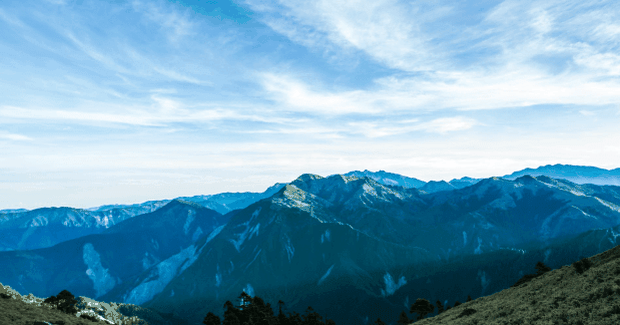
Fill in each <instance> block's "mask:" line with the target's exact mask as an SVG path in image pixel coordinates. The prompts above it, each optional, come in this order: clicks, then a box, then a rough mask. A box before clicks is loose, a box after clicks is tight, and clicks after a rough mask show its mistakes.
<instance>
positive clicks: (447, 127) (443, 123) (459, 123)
mask: <svg viewBox="0 0 620 325" xmlns="http://www.w3.org/2000/svg"><path fill="white" fill-rule="evenodd" d="M476 124H477V122H476V120H474V119H471V118H467V117H462V116H457V117H444V118H438V119H434V120H432V121H430V122H427V123H422V124H421V125H419V126H417V127H416V128H417V129H420V130H425V131H428V132H435V133H447V132H453V131H463V130H467V129H470V128H472V127H473V126H474V125H476Z"/></svg>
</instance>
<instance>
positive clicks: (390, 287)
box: [381, 272, 407, 297]
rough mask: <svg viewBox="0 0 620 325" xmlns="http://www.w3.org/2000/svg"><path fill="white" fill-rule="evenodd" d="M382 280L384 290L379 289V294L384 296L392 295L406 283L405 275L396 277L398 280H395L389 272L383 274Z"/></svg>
mask: <svg viewBox="0 0 620 325" xmlns="http://www.w3.org/2000/svg"><path fill="white" fill-rule="evenodd" d="M383 281H384V282H385V290H383V289H381V295H382V296H384V297H387V296H391V295H393V294H394V292H396V290H398V289H399V288H400V287H402V286H404V285H405V284H407V280H406V279H405V276H401V277H400V279H398V282H396V281H394V279H393V278H392V275H391V274H390V273H389V272H386V273H385V275H384V276H383Z"/></svg>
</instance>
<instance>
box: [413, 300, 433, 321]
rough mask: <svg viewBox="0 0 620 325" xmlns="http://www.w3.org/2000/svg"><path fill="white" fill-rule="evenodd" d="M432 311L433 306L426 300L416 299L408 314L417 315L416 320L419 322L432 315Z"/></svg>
mask: <svg viewBox="0 0 620 325" xmlns="http://www.w3.org/2000/svg"><path fill="white" fill-rule="evenodd" d="M434 310H435V306H433V304H431V303H430V302H429V301H428V300H426V299H421V298H418V299H417V300H416V301H415V303H413V304H412V305H411V308H410V309H409V312H410V313H412V314H413V313H418V319H417V320H421V319H422V318H424V316H426V315H427V314H430V313H432V312H433V311H434Z"/></svg>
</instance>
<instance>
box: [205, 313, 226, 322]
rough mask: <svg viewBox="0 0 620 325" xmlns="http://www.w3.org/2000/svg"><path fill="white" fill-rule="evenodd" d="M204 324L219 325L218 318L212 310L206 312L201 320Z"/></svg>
mask: <svg viewBox="0 0 620 325" xmlns="http://www.w3.org/2000/svg"><path fill="white" fill-rule="evenodd" d="M202 323H203V324H205V325H221V324H222V322H221V321H220V318H219V317H218V316H217V315H215V314H214V313H212V312H208V313H207V316H206V317H205V319H204V320H203V321H202Z"/></svg>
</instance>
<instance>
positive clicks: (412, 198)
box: [104, 174, 620, 324]
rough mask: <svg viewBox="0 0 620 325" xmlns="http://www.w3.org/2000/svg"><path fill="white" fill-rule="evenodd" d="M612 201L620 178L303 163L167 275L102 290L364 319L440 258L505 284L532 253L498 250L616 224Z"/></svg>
mask: <svg viewBox="0 0 620 325" xmlns="http://www.w3.org/2000/svg"><path fill="white" fill-rule="evenodd" d="M618 206H620V188H616V187H600V186H595V185H577V184H573V183H570V182H567V181H562V180H553V179H550V178H545V177H542V178H532V177H528V176H526V177H522V178H520V179H517V180H515V181H508V180H504V179H500V178H491V179H485V180H482V181H480V182H478V183H477V184H475V185H473V186H470V187H466V188H463V189H460V190H453V191H447V192H437V193H433V194H424V193H422V192H420V191H419V190H417V189H404V188H395V187H391V186H385V185H383V184H379V183H378V182H376V181H374V180H372V179H370V178H362V179H359V178H357V177H346V176H343V175H334V176H330V177H327V178H323V177H320V176H317V175H309V174H306V175H302V176H300V177H299V178H298V179H297V180H295V181H294V182H292V183H290V184H289V185H287V186H285V187H284V188H283V189H282V190H281V191H280V192H278V193H277V194H276V195H274V196H272V197H271V198H268V199H265V200H261V201H259V202H257V203H255V204H253V205H251V206H249V207H247V208H246V209H244V210H241V211H239V212H236V214H235V215H234V216H233V217H232V219H231V221H230V222H229V223H228V224H227V225H226V226H224V227H223V228H222V230H221V231H220V232H219V233H217V235H215V236H213V237H211V236H210V237H209V238H205V239H203V240H201V241H200V242H199V243H197V244H196V246H197V247H200V250H199V251H200V252H198V251H197V252H196V253H195V255H192V256H188V257H186V259H187V260H188V261H191V263H192V264H191V265H190V266H188V267H187V269H186V270H185V272H182V273H180V274H179V275H178V276H176V277H175V278H174V279H173V280H171V281H170V282H168V283H167V284H166V285H161V283H160V282H159V280H158V279H159V278H161V272H163V271H162V270H163V268H162V267H157V268H155V266H154V267H152V268H151V270H150V271H149V272H148V273H144V274H142V275H141V276H140V277H138V278H136V279H134V280H133V281H132V282H125V283H123V284H121V285H119V286H118V289H119V290H117V291H111V292H110V293H109V294H108V295H106V296H105V297H104V298H105V299H109V300H119V299H121V301H124V302H130V303H136V304H142V305H144V306H146V307H149V308H155V309H158V310H168V311H170V312H173V313H174V314H175V315H188V316H189V318H188V319H189V320H190V321H191V322H193V323H196V324H197V323H198V322H199V321H200V320H201V319H200V318H201V317H204V315H205V314H206V313H207V311H213V312H218V311H220V310H221V306H222V305H223V303H224V301H226V300H231V301H234V299H235V298H236V297H237V296H238V295H239V293H240V292H241V291H242V290H245V291H246V292H248V293H250V294H251V295H254V294H257V295H260V296H261V297H262V298H264V299H268V301H271V302H274V303H275V302H276V301H278V300H279V299H282V300H283V301H290V305H289V306H288V308H290V309H291V310H298V311H299V310H301V311H303V310H304V309H305V307H307V306H308V305H311V306H313V308H315V310H321V314H324V315H325V316H326V317H328V318H332V319H334V320H336V322H337V323H342V324H349V323H351V322H354V323H364V322H365V319H366V320H367V318H366V317H371V318H372V317H376V315H381V314H382V313H385V312H386V311H394V310H396V311H400V310H402V308H403V306H404V305H407V304H408V303H407V299H410V298H413V297H409V298H407V297H408V294H406V293H407V290H406V289H408V290H414V288H413V287H412V286H411V285H410V284H412V283H415V284H416V285H421V284H420V282H421V281H423V280H422V278H421V277H426V278H427V279H430V278H429V277H430V276H431V275H432V274H436V273H437V272H440V270H441V269H442V268H443V266H445V265H447V264H449V263H452V264H454V263H456V264H457V265H463V263H464V261H466V259H467V260H470V259H480V260H484V261H486V262H485V264H484V265H485V267H486V268H487V269H484V270H482V271H481V270H480V268H477V269H476V271H475V272H477V273H474V278H473V279H471V278H469V280H468V281H469V282H464V283H471V285H465V286H464V288H463V290H464V289H465V288H469V289H468V290H467V292H471V293H472V294H474V295H475V294H477V293H480V294H484V293H489V292H491V291H492V290H496V289H497V288H498V287H496V286H495V283H498V284H501V285H505V284H506V283H505V282H506V280H501V279H502V278H504V277H505V275H506V274H512V275H513V276H518V273H519V272H523V271H524V270H527V269H529V268H531V265H529V264H528V263H529V262H531V261H529V260H528V263H522V264H518V265H520V267H521V268H519V267H516V266H514V265H517V264H515V263H514V260H513V261H512V262H506V263H507V264H506V265H513V266H514V267H513V268H512V269H511V271H510V272H511V273H506V272H507V271H506V270H505V269H501V268H499V267H498V266H497V265H495V264H493V263H492V262H491V261H493V260H498V258H499V257H501V256H509V257H512V258H517V257H519V256H521V255H522V254H523V253H522V250H523V249H522V248H521V247H534V248H536V249H541V247H547V246H548V245H551V244H553V243H554V241H558V240H564V239H565V238H567V237H570V236H575V235H578V234H580V233H582V232H583V231H587V230H589V229H600V228H609V227H611V226H616V225H618V224H620V209H619V208H618ZM582 244H584V243H582ZM528 245H529V246H528ZM578 252H579V251H574V252H568V253H561V254H559V255H557V256H560V257H562V256H567V254H569V255H570V254H573V255H574V254H577V253H578ZM487 254H490V255H487ZM547 254H551V255H550V256H555V255H553V252H552V251H551V252H549V253H547ZM573 255H571V256H572V257H574V256H573ZM488 256H493V259H491V260H489V258H488ZM485 258H486V259H485ZM162 263H167V262H165V261H164V262H162ZM188 263H189V262H188ZM467 263H469V262H467ZM511 263H512V264H511ZM525 264H528V265H525ZM468 265H469V264H468ZM496 269H497V271H495V270H496ZM480 272H482V273H480ZM469 274H470V275H471V273H469ZM450 276H455V277H456V274H452V275H450ZM476 278H477V280H474V279H476ZM166 279H168V277H166ZM418 279H420V280H418ZM434 279H435V280H434V281H441V280H440V278H439V277H438V278H434ZM516 280H517V279H514V281H516ZM424 281H426V280H424ZM431 281H433V280H431ZM476 282H478V283H480V284H479V287H478V286H477V285H476ZM446 283H451V285H452V291H453V292H452V294H450V295H447V294H444V296H447V297H454V293H455V292H456V291H454V288H455V287H454V285H455V283H454V282H451V281H446ZM489 283H490V284H489ZM426 287H428V288H431V287H432V286H431V285H430V284H428V285H426ZM474 287H476V288H478V289H475V290H474V289H473V288H474ZM449 289H450V288H446V289H445V290H449ZM463 292H465V291H463ZM439 294H441V292H440V293H438V295H439ZM175 297H183V299H181V300H179V299H178V298H175ZM352 297H355V298H352ZM409 302H410V303H412V301H409ZM190 315H193V316H190ZM375 319H376V318H375Z"/></svg>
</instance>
